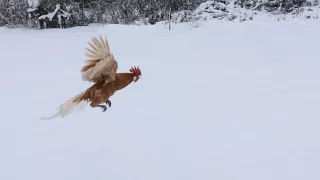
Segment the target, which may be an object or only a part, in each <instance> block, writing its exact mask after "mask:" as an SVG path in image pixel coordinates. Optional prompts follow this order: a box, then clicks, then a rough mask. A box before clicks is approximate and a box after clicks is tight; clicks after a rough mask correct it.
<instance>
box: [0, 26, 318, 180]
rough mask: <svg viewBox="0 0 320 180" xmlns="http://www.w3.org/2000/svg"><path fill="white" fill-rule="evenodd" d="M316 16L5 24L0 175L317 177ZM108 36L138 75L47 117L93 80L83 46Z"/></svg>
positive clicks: (10, 178) (81, 179)
mask: <svg viewBox="0 0 320 180" xmlns="http://www.w3.org/2000/svg"><path fill="white" fill-rule="evenodd" d="M319 28H320V23H319V21H316V20H309V21H301V20H292V21H279V22H278V21H271V20H270V21H267V20H265V21H258V20H253V21H250V22H244V23H234V22H221V23H220V22H217V21H208V22H203V23H202V24H200V25H199V26H198V28H190V27H189V25H186V24H173V25H172V30H171V31H169V30H168V29H167V28H166V27H165V26H164V25H162V24H157V25H155V26H125V25H105V26H91V27H76V28H69V29H48V30H31V29H29V30H26V29H5V28H0V49H1V59H2V67H3V68H2V71H1V72H0V73H1V74H0V75H1V82H2V88H1V90H0V94H1V96H2V97H1V100H2V103H1V107H0V108H1V109H2V118H0V142H1V148H0V179H5V180H21V179H24V180H43V179H45V180H57V179H70V180H71V179H77V180H87V179H94V180H105V179H112V180H128V179H131V180H150V179H152V180H164V179H165V180H177V179H183V180H198V179H201V180H212V179H219V180H284V179H290V180H301V179H306V180H315V179H319V178H320V173H319V167H320V164H319V162H320V155H319V150H320V142H319V139H320V132H319V126H320V121H319V118H320V111H319V109H320V93H319V92H320V81H319V75H320V71H319V65H320V61H319V58H318V57H319V55H318V54H319V50H318V49H319V48H318V44H319V40H320V37H319V36H318V32H319ZM99 35H103V36H106V37H107V38H108V39H109V44H110V48H111V51H112V53H113V54H114V56H115V57H116V59H117V60H118V62H119V71H120V72H128V70H129V68H130V67H131V66H139V67H140V68H141V71H142V79H140V80H139V81H138V82H137V83H134V84H131V85H129V86H128V87H127V88H125V89H123V90H121V91H119V92H117V93H116V94H115V95H114V96H113V97H112V99H111V101H112V107H111V108H110V109H108V110H107V112H105V113H103V112H101V110H100V109H92V108H90V107H87V108H85V109H84V110H83V111H80V112H77V113H74V114H71V115H69V116H67V117H65V118H64V119H60V118H57V119H53V120H50V121H48V120H40V119H39V117H41V116H44V115H48V114H50V113H51V112H52V111H54V110H55V109H56V108H57V107H58V106H59V105H60V104H62V103H63V102H64V101H65V100H67V99H68V98H70V97H72V96H74V95H76V94H78V93H80V92H82V91H83V90H84V89H86V88H88V87H89V86H90V85H91V84H89V83H87V82H84V81H82V80H81V74H80V68H81V67H82V66H83V64H84V57H85V56H84V52H85V49H84V48H85V47H86V46H87V42H88V41H89V40H90V38H91V37H93V36H99Z"/></svg>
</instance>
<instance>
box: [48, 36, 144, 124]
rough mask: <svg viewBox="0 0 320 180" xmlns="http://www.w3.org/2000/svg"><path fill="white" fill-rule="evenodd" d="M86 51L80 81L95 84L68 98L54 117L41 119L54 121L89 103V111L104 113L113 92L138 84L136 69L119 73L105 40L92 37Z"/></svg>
mask: <svg viewBox="0 0 320 180" xmlns="http://www.w3.org/2000/svg"><path fill="white" fill-rule="evenodd" d="M88 44H89V47H87V48H86V50H87V51H86V56H87V60H86V61H85V62H86V64H85V65H84V66H83V67H82V69H81V71H80V72H81V73H82V80H84V81H88V82H93V83H94V84H93V85H92V86H91V87H89V88H88V89H86V90H85V91H83V92H81V93H80V94H78V95H76V96H74V97H72V98H70V99H68V100H67V101H66V102H65V103H64V104H62V105H61V106H60V107H59V108H58V109H57V112H56V113H55V114H53V115H52V116H50V117H42V119H53V118H55V117H58V116H60V117H65V116H67V115H69V114H70V113H72V112H73V111H74V110H75V109H76V108H79V109H80V108H83V107H84V106H85V105H87V104H89V103H90V106H91V107H92V108H101V109H102V111H103V112H105V111H106V110H107V106H106V105H108V107H111V101H110V97H111V96H113V95H114V93H115V92H117V91H119V90H121V89H123V88H125V87H127V86H128V85H129V84H130V83H132V82H137V81H138V80H139V79H140V78H141V70H140V69H139V67H135V66H134V67H131V68H130V70H129V71H130V72H127V73H118V72H117V70H118V62H117V60H116V59H115V58H114V56H113V54H112V53H111V52H110V48H109V43H108V40H107V39H103V38H102V37H101V36H100V37H99V38H97V37H93V38H92V39H91V42H88Z"/></svg>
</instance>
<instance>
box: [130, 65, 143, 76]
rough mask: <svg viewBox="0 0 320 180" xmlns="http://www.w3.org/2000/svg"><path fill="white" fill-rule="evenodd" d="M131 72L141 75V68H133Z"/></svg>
mask: <svg viewBox="0 0 320 180" xmlns="http://www.w3.org/2000/svg"><path fill="white" fill-rule="evenodd" d="M130 72H132V73H134V74H136V75H137V76H140V75H141V71H140V69H139V67H136V66H133V67H131V69H130Z"/></svg>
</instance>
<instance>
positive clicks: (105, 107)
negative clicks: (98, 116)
mask: <svg viewBox="0 0 320 180" xmlns="http://www.w3.org/2000/svg"><path fill="white" fill-rule="evenodd" d="M97 107H100V108H101V109H102V112H105V111H106V110H107V106H106V105H97Z"/></svg>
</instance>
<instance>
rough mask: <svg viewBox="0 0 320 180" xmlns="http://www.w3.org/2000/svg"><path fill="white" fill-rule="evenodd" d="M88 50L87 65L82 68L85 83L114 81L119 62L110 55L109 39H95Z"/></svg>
mask: <svg viewBox="0 0 320 180" xmlns="http://www.w3.org/2000/svg"><path fill="white" fill-rule="evenodd" d="M88 44H89V46H90V47H89V48H86V50H87V52H86V56H87V58H88V59H87V60H86V65H85V66H83V67H82V69H81V73H82V79H83V80H84V81H90V82H95V83H96V82H99V81H101V80H105V81H106V82H110V81H114V80H115V76H116V72H117V70H118V62H117V60H116V59H115V58H114V56H113V55H112V54H111V53H110V48H109V43H108V40H107V39H103V38H102V37H101V36H100V37H99V38H97V37H93V38H92V39H91V42H89V43H88Z"/></svg>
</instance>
